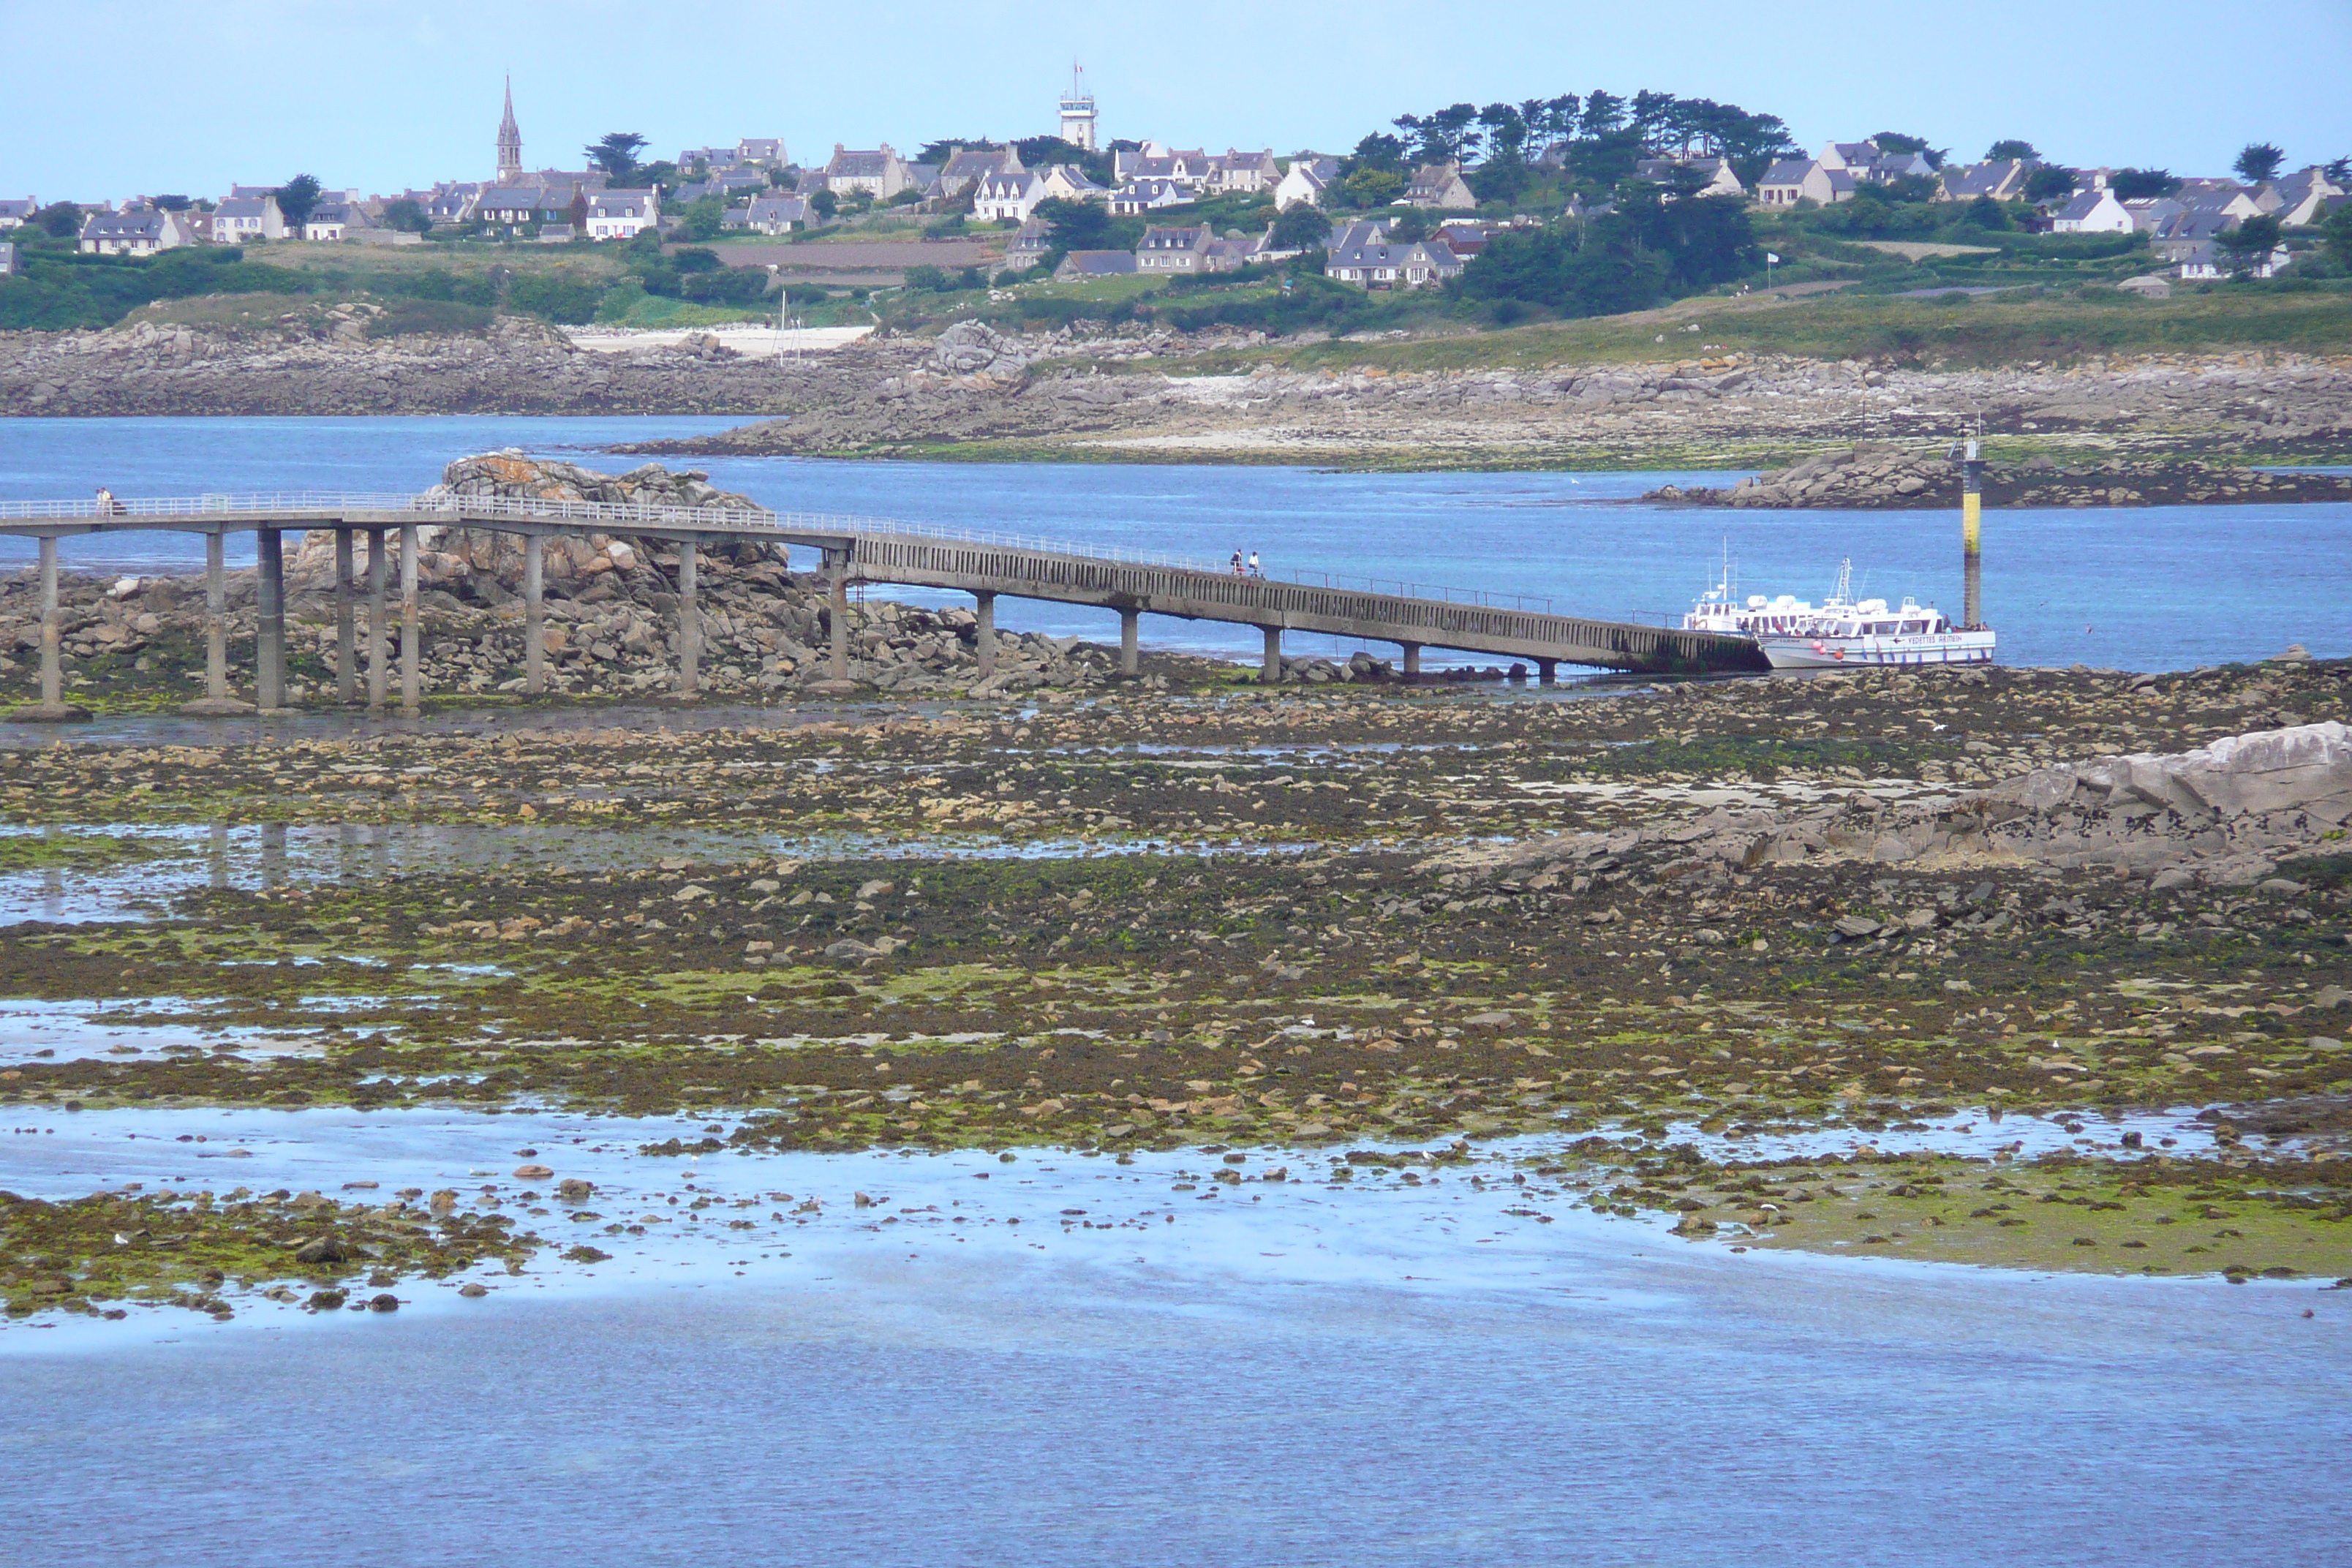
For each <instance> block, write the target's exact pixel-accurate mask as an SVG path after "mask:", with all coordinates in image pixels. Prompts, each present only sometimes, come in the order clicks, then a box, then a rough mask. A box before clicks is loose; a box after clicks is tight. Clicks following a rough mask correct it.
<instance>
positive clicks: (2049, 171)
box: [2025, 163, 2074, 202]
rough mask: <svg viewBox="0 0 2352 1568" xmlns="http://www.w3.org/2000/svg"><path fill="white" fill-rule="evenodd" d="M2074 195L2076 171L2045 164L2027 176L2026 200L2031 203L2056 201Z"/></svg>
mask: <svg viewBox="0 0 2352 1568" xmlns="http://www.w3.org/2000/svg"><path fill="white" fill-rule="evenodd" d="M2071 195H2074V170H2072V169H2060V168H2056V167H2053V165H2051V164H2048V163H2044V164H2043V165H2042V167H2040V168H2039V169H2036V170H2034V171H2033V173H2032V174H2028V175H2026V176H2025V199H2026V200H2027V201H2029V202H2051V201H2056V200H2057V199H2059V198H2060V197H2061V196H2071Z"/></svg>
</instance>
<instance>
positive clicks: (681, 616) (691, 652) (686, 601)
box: [677, 539, 702, 701]
mask: <svg viewBox="0 0 2352 1568" xmlns="http://www.w3.org/2000/svg"><path fill="white" fill-rule="evenodd" d="M699 575H700V563H699V562H698V561H697V559H696V552H695V548H694V541H692V540H690V539H689V540H685V541H682V542H680V543H679V544H678V547H677V694H678V696H679V697H680V698H682V699H685V700H689V701H690V700H693V698H694V697H695V695H696V687H697V685H698V683H699V682H700V680H701V678H702V605H701V601H700V600H699V599H698V598H697V597H696V588H697V586H698V584H697V583H696V578H697V577H698V576H699Z"/></svg>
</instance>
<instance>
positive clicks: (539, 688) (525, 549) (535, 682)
mask: <svg viewBox="0 0 2352 1568" xmlns="http://www.w3.org/2000/svg"><path fill="white" fill-rule="evenodd" d="M544 554H545V550H544V544H543V542H542V541H541V538H540V536H539V535H538V534H536V533H527V534H525V535H523V541H522V671H523V681H522V689H524V690H525V691H528V692H530V694H531V695H533V696H534V697H535V696H537V695H539V694H540V693H541V692H543V691H545V690H546V689H547V605H546V604H545V603H544V599H543V594H544V587H543V582H542V577H541V574H542V572H543V571H544V567H543V566H542V565H541V560H542V557H543V556H544Z"/></svg>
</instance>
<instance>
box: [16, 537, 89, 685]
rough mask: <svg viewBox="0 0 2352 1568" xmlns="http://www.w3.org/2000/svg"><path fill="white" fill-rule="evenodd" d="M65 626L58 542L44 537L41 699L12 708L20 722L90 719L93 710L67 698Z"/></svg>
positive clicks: (42, 542)
mask: <svg viewBox="0 0 2352 1568" xmlns="http://www.w3.org/2000/svg"><path fill="white" fill-rule="evenodd" d="M65 693H66V666H65V627H64V626H62V625H60V624H59V617H58V542H57V541H56V540H55V539H52V538H47V537H44V538H43V539H42V541H41V700H39V701H38V702H27V703H25V704H23V705H22V706H20V707H16V708H12V709H10V710H8V717H9V718H10V719H12V720H15V721H17V722H18V723H26V724H41V723H55V722H57V721H61V720H67V719H87V718H89V710H87V709H82V708H76V707H74V706H73V705H72V704H70V703H68V701H67V700H66V696H65Z"/></svg>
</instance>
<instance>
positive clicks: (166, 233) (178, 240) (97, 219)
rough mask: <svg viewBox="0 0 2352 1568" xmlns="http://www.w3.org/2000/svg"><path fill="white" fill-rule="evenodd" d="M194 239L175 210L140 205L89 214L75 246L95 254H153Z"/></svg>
mask: <svg viewBox="0 0 2352 1568" xmlns="http://www.w3.org/2000/svg"><path fill="white" fill-rule="evenodd" d="M194 243H195V235H194V233H193V232H191V231H190V229H189V227H188V224H187V220H186V219H185V218H184V217H182V216H180V215H179V214H178V213H167V212H158V211H155V210H153V209H152V208H141V209H138V210H136V211H131V212H119V213H92V214H90V215H89V217H87V218H85V219H83V220H82V226H81V237H80V240H79V244H78V246H77V248H78V249H79V250H81V251H82V252H83V253H85V254H88V255H96V256H152V255H154V254H155V253H156V252H157V251H159V250H175V249H177V248H178V247H181V246H183V245H194Z"/></svg>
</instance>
